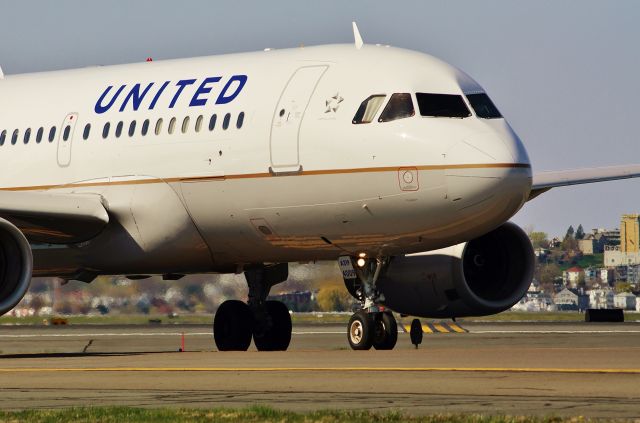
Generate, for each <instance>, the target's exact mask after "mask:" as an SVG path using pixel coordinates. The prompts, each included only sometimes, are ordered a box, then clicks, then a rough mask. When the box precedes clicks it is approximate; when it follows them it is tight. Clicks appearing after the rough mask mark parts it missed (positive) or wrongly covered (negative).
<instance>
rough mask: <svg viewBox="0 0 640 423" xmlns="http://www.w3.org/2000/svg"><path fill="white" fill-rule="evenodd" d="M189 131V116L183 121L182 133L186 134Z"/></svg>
mask: <svg viewBox="0 0 640 423" xmlns="http://www.w3.org/2000/svg"><path fill="white" fill-rule="evenodd" d="M188 129H189V116H187V117H185V118H184V119H183V120H182V133H183V134H186V133H187V130H188Z"/></svg>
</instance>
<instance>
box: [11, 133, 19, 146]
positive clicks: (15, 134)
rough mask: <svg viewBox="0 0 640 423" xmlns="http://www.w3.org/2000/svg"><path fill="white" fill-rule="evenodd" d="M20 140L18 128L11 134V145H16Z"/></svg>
mask: <svg viewBox="0 0 640 423" xmlns="http://www.w3.org/2000/svg"><path fill="white" fill-rule="evenodd" d="M16 142H18V130H17V129H16V130H15V131H13V135H12V136H11V145H16Z"/></svg>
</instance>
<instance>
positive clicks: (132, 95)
mask: <svg viewBox="0 0 640 423" xmlns="http://www.w3.org/2000/svg"><path fill="white" fill-rule="evenodd" d="M152 85H153V82H151V83H149V85H147V88H145V89H144V91H142V93H140V84H136V85H134V86H133V88H131V91H129V94H127V96H126V97H125V98H124V101H123V102H122V106H120V111H121V112H124V109H125V108H126V107H127V103H128V102H129V99H131V102H132V103H133V110H135V111H137V110H138V108H139V107H140V103H142V100H143V99H144V96H145V95H147V93H148V92H149V89H150V88H151V86H152Z"/></svg>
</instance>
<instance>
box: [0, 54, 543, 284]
mask: <svg viewBox="0 0 640 423" xmlns="http://www.w3.org/2000/svg"><path fill="white" fill-rule="evenodd" d="M189 81H191V82H189ZM136 84H138V85H136ZM108 87H111V88H110V89H108ZM145 90H146V91H145ZM482 91H483V90H482V88H481V87H480V86H479V85H478V84H477V83H475V82H474V81H473V80H472V79H471V78H469V77H468V76H467V75H465V74H464V73H462V72H461V71H459V70H457V69H455V68H453V67H451V66H449V65H447V64H445V63H443V62H441V61H439V60H437V59H435V58H433V57H431V56H428V55H425V54H421V53H416V52H411V51H407V50H401V49H395V48H388V47H379V46H369V45H366V46H364V47H363V48H362V49H360V50H358V49H356V48H355V47H353V46H352V45H335V46H321V47H311V48H299V49H291V50H282V51H278V50H275V51H265V52H257V53H246V54H234V55H225V56H214V57H204V58H195V59H184V60H172V61H162V62H148V63H139V64H131V65H121V66H109V67H94V68H87V69H79V70H71V71H61V72H51V73H41V74H28V75H15V76H6V77H5V78H4V79H3V80H0V97H1V98H2V99H3V102H2V104H0V131H3V130H5V131H6V135H5V139H4V143H3V145H2V146H0V162H1V166H0V189H3V190H30V191H44V190H54V191H56V192H71V193H85V194H96V195H100V196H102V198H103V199H104V204H105V207H106V208H107V210H108V212H109V215H110V223H109V225H108V227H107V228H106V229H105V230H104V231H103V232H102V233H100V234H99V235H98V236H97V237H95V238H93V239H91V240H89V241H87V242H84V243H81V244H74V245H34V257H35V269H34V275H61V276H68V277H71V276H72V275H74V274H77V273H78V272H80V271H83V270H84V271H88V272H94V273H95V274H100V273H112V274H119V273H122V274H146V273H195V272H210V271H233V270H235V269H236V268H237V267H238V266H239V265H243V264H249V263H265V262H272V263H274V262H291V261H308V260H319V259H332V258H336V257H338V256H340V255H345V254H353V255H355V254H358V253H361V252H364V253H367V254H369V255H385V256H389V255H397V254H404V253H412V252H418V251H425V250H431V249H436V248H441V247H445V246H448V245H453V244H457V243H459V242H463V241H466V240H469V239H472V238H474V237H477V236H479V235H481V234H483V233H486V232H488V231H490V230H492V229H493V228H495V227H497V226H499V225H501V224H502V223H504V222H505V221H507V220H508V219H509V218H510V217H511V216H512V215H513V214H514V213H515V212H516V211H517V210H518V209H519V208H520V207H521V206H522V205H523V204H524V202H525V201H526V199H527V197H528V195H529V191H530V189H531V168H530V164H529V159H528V157H527V154H526V151H525V149H524V147H523V145H522V143H521V141H520V140H519V139H518V137H517V136H516V135H515V134H514V132H513V131H512V130H511V128H510V127H509V125H508V124H507V123H506V122H505V120H504V119H502V118H500V119H482V118H479V117H477V116H476V114H475V112H474V111H473V108H472V107H471V106H470V105H469V104H468V100H467V99H466V98H465V97H464V95H463V94H468V93H477V92H482ZM418 92H420V93H434V94H457V95H460V96H462V98H463V99H464V100H465V102H466V104H467V106H469V109H470V110H471V113H472V115H471V116H469V117H467V118H464V119H461V118H446V117H423V116H421V114H420V112H419V110H418V105H417V103H416V97H415V94H416V93H418ZM393 93H410V94H411V96H412V101H413V103H414V104H415V107H416V113H415V115H414V116H412V117H406V118H403V119H397V120H394V121H390V122H379V121H378V116H379V115H380V113H381V111H382V110H383V109H384V107H385V105H384V104H386V102H387V101H388V100H389V98H390V96H391V95H392V94H393ZM376 94H381V95H385V99H384V102H385V103H383V104H382V106H381V107H380V109H379V110H378V111H377V113H376V116H375V118H374V119H373V121H372V122H371V123H362V124H354V123H352V119H353V118H354V115H355V113H356V111H357V110H358V108H359V106H360V104H361V103H362V102H363V101H364V100H365V99H366V98H368V97H369V96H371V95H376ZM213 114H215V115H216V122H215V126H214V127H213V129H212V130H210V127H209V124H210V121H211V116H212V115H213ZM227 115H228V116H229V117H228V127H227V129H224V128H223V127H224V126H226V125H225V117H226V116H227ZM199 116H202V118H201V119H199ZM239 116H242V117H243V118H242V122H241V125H239V124H238V122H239ZM174 118H175V123H173V124H172V123H171V122H172V119H174ZM185 118H188V121H185ZM159 119H162V123H161V125H158V121H159ZM146 120H148V121H149V123H148V128H147V133H146V135H142V128H143V126H146V124H145V121H146ZM199 120H200V122H201V123H200V126H199V127H198V128H196V124H197V122H198V121H199ZM119 122H122V132H121V134H120V136H119V137H118V136H116V134H115V132H116V130H117V127H118V124H119ZM132 122H135V128H133V130H132V136H130V135H129V131H130V128H131V123H132ZM107 123H109V124H110V128H109V133H108V135H107V136H106V138H105V137H103V131H104V127H105V124H107ZM87 124H90V131H89V134H88V137H87V139H84V138H85V137H84V133H85V128H86V125H87ZM67 126H69V127H70V129H69V133H68V138H67V140H66V141H65V140H64V138H65V128H66V127H67ZM171 126H173V131H172V133H170V131H169V128H170V127H171ZM238 126H240V127H238ZM40 127H42V128H43V137H42V140H41V141H40V142H37V133H38V130H39V128H40ZM51 127H56V133H55V136H54V137H53V141H51V142H50V141H49V132H50V128H51ZM28 128H30V137H29V140H28V142H27V143H25V141H24V139H25V132H26V130H27V129H28ZM16 129H17V130H18V133H17V137H16V140H15V144H13V143H12V137H13V133H14V131H15V130H16ZM156 129H158V130H157V134H156ZM197 129H198V130H197ZM24 231H25V233H26V234H27V235H28V234H29V230H28V228H26V229H24Z"/></svg>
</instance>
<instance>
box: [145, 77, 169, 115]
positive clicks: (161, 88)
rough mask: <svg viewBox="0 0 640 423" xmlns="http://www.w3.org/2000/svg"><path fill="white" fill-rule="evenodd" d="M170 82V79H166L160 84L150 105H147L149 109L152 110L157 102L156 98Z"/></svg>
mask: <svg viewBox="0 0 640 423" xmlns="http://www.w3.org/2000/svg"><path fill="white" fill-rule="evenodd" d="M170 82H171V81H166V82H165V83H164V84H162V86H161V87H160V89H159V90H158V92H157V93H156V96H155V97H153V100H152V101H151V105H149V110H153V108H154V107H156V103H157V102H158V99H159V98H160V96H161V95H162V92H163V91H164V89H165V88H167V86H168V85H169V83H170Z"/></svg>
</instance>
